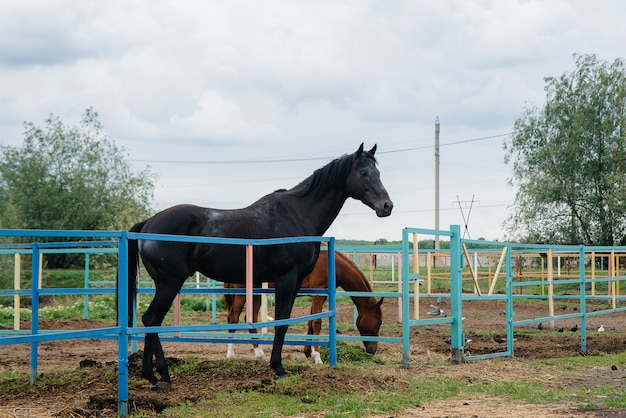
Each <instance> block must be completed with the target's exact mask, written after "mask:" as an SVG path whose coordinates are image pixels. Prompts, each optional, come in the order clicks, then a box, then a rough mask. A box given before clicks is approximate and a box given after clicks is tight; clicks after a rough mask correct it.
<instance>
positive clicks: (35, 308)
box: [30, 243, 41, 385]
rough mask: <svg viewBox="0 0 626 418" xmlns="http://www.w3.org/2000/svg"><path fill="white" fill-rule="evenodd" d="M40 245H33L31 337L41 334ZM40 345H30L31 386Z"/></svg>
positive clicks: (34, 378)
mask: <svg viewBox="0 0 626 418" xmlns="http://www.w3.org/2000/svg"><path fill="white" fill-rule="evenodd" d="M39 255H40V252H39V245H38V244H37V243H34V244H33V252H32V262H31V264H32V272H33V273H32V276H31V280H32V283H31V285H32V286H31V288H32V290H31V310H32V313H31V321H30V322H31V324H30V333H31V335H37V334H38V332H39V281H40V278H41V269H40V267H41V265H40V263H39ZM38 350H39V343H38V342H37V341H33V342H31V343H30V384H31V385H34V384H35V383H37V357H38V354H39V353H38Z"/></svg>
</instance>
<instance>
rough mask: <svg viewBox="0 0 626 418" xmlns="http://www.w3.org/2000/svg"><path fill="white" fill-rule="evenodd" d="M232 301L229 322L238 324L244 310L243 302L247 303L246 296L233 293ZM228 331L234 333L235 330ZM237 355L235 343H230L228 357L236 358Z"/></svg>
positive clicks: (229, 309)
mask: <svg viewBox="0 0 626 418" xmlns="http://www.w3.org/2000/svg"><path fill="white" fill-rule="evenodd" d="M231 300H232V302H231V305H230V307H229V308H228V317H227V321H228V323H229V324H236V323H238V322H239V317H240V316H241V311H243V304H244V303H245V300H246V299H245V298H244V297H242V296H241V295H232V299H231ZM228 332H230V333H234V332H235V330H229V331H228ZM234 357H235V344H233V343H228V346H227V347H226V358H234Z"/></svg>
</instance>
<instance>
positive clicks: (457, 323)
mask: <svg viewBox="0 0 626 418" xmlns="http://www.w3.org/2000/svg"><path fill="white" fill-rule="evenodd" d="M461 257H462V251H461V227H460V226H459V225H450V311H451V315H452V317H453V321H452V326H451V327H450V332H451V333H452V335H451V337H450V351H451V355H452V360H453V361H454V362H456V363H462V362H463V361H464V360H465V359H464V357H465V356H464V355H463V346H464V345H465V336H464V335H463V300H462V295H463V276H462V274H463V273H462V272H461V268H462V267H461Z"/></svg>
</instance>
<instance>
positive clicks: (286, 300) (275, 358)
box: [270, 271, 300, 377]
mask: <svg viewBox="0 0 626 418" xmlns="http://www.w3.org/2000/svg"><path fill="white" fill-rule="evenodd" d="M275 288H276V308H275V314H276V320H281V319H288V318H289V317H290V316H291V310H292V309H293V303H294V301H295V299H296V295H297V294H298V290H299V289H300V282H299V281H298V279H297V276H296V273H295V271H294V272H291V274H289V275H286V276H283V277H281V280H276V282H275ZM288 328H289V326H288V325H279V326H275V327H274V345H273V346H272V356H271V357H270V367H271V368H272V369H274V371H275V372H276V374H277V375H278V377H284V376H287V375H288V373H287V371H286V370H285V368H284V367H283V362H282V353H283V345H284V343H285V334H287V329H288Z"/></svg>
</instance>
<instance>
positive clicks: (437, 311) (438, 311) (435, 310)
mask: <svg viewBox="0 0 626 418" xmlns="http://www.w3.org/2000/svg"><path fill="white" fill-rule="evenodd" d="M428 306H430V307H431V308H433V310H432V311H430V312H428V315H432V316H439V315H440V314H441V309H440V308H439V306H435V305H428Z"/></svg>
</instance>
